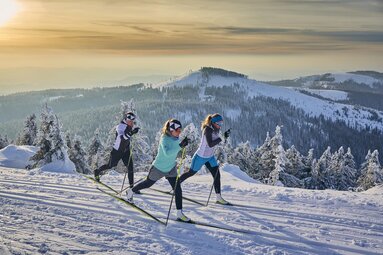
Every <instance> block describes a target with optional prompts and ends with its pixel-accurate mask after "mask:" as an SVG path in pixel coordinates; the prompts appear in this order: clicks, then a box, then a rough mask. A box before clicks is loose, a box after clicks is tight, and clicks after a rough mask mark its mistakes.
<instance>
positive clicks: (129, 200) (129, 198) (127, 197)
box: [126, 189, 133, 204]
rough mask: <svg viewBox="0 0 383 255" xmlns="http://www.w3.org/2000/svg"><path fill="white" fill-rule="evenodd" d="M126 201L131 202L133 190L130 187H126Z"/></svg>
mask: <svg viewBox="0 0 383 255" xmlns="http://www.w3.org/2000/svg"><path fill="white" fill-rule="evenodd" d="M126 201H128V202H129V203H131V204H133V190H132V189H128V190H127V191H126Z"/></svg>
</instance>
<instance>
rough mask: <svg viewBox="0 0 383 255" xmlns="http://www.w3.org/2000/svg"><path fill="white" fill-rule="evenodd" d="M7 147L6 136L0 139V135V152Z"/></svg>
mask: <svg viewBox="0 0 383 255" xmlns="http://www.w3.org/2000/svg"><path fill="white" fill-rule="evenodd" d="M8 145H9V142H8V138H7V136H5V137H1V135H0V150H1V149H3V148H5V147H7V146H8Z"/></svg>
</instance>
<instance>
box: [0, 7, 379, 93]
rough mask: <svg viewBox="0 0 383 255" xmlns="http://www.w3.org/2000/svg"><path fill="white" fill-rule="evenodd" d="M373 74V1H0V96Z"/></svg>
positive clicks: (375, 19) (376, 15)
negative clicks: (174, 80) (192, 79)
mask: <svg viewBox="0 0 383 255" xmlns="http://www.w3.org/2000/svg"><path fill="white" fill-rule="evenodd" d="M202 66H214V67H221V68H225V69H229V70H232V71H237V72H241V73H245V74H247V75H249V76H250V77H251V78H254V79H257V80H277V79H284V78H295V77H298V76H302V75H309V74H319V73H324V72H339V71H354V70H375V71H380V72H382V71H383V1H382V0H363V1H360V0H357V1H355V0H309V1H298V0H264V1H263V0H254V1H251V0H237V1H231V0H230V1H226V0H217V1H215V0H204V1H201V0H193V1H190V0H188V1H183V0H179V1H164V0H157V1H146V0H141V1H130V0H0V95H1V94H5V93H10V92H15V91H23V90H36V89H45V88H49V87H52V88H54V87H55V88H67V87H92V86H96V85H97V86H102V84H103V82H105V81H113V80H122V79H127V80H129V81H132V82H134V81H139V80H140V79H142V80H145V79H146V80H150V79H153V80H159V79H164V78H166V77H167V76H171V75H181V74H183V73H186V72H188V71H189V70H191V69H192V70H197V69H199V68H200V67H202Z"/></svg>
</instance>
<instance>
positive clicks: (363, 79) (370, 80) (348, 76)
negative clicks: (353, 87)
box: [330, 73, 382, 87]
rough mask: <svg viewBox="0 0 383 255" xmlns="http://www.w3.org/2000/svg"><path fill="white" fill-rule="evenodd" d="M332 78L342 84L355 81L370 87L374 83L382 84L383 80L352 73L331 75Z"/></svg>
mask: <svg viewBox="0 0 383 255" xmlns="http://www.w3.org/2000/svg"><path fill="white" fill-rule="evenodd" d="M330 77H331V78H334V79H335V81H334V82H336V83H342V82H345V81H348V80H353V81H354V82H356V83H359V84H366V85H368V86H370V87H373V86H372V85H373V84H374V83H381V82H382V81H381V80H378V79H375V78H373V77H370V76H367V75H360V74H352V73H334V74H331V75H330Z"/></svg>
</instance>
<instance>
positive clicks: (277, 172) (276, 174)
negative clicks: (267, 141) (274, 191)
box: [268, 134, 287, 186]
mask: <svg viewBox="0 0 383 255" xmlns="http://www.w3.org/2000/svg"><path fill="white" fill-rule="evenodd" d="M278 136H279V134H278ZM277 139H278V138H277ZM280 141H282V140H280ZM273 152H274V153H275V154H274V155H275V159H274V162H275V165H274V168H273V170H272V171H271V172H270V175H269V182H268V183H269V184H271V185H275V186H283V183H282V182H281V180H280V177H281V173H285V169H286V163H287V158H286V155H285V150H284V149H283V147H282V145H278V146H277V148H273Z"/></svg>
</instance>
